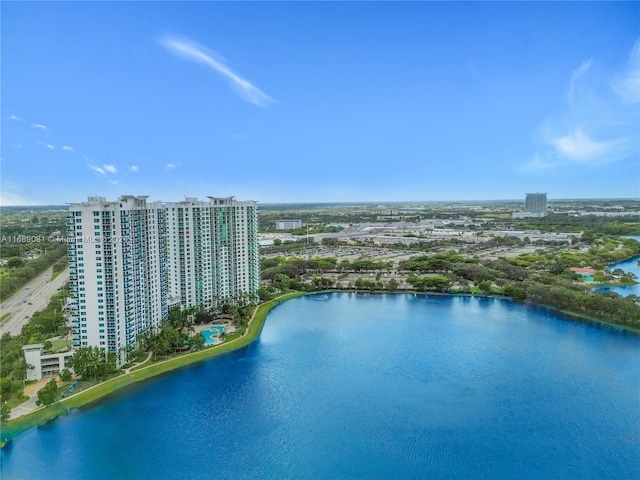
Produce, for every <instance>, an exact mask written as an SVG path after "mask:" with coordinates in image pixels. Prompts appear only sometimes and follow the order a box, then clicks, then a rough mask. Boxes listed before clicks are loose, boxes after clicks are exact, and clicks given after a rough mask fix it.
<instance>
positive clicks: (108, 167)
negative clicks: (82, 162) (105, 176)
mask: <svg viewBox="0 0 640 480" xmlns="http://www.w3.org/2000/svg"><path fill="white" fill-rule="evenodd" d="M102 168H104V170H105V171H106V172H109V173H113V174H114V175H115V174H116V173H118V169H117V168H116V167H115V165H109V164H105V165H103V166H102Z"/></svg>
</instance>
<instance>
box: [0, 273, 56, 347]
mask: <svg viewBox="0 0 640 480" xmlns="http://www.w3.org/2000/svg"><path fill="white" fill-rule="evenodd" d="M51 273H52V269H51V268H49V269H47V270H46V271H45V272H44V273H41V274H40V275H38V276H37V277H36V278H34V279H33V280H31V281H30V282H29V283H28V284H27V285H25V286H24V287H22V288H21V289H20V290H18V291H17V292H16V293H14V294H13V295H12V296H11V297H9V298H8V299H7V300H5V301H4V302H2V304H0V316H2V315H5V314H7V313H11V316H10V317H8V318H7V319H6V320H5V321H4V322H2V324H0V335H4V334H5V333H6V332H9V333H10V334H11V335H18V334H19V333H20V332H21V331H22V326H23V325H24V324H26V323H27V322H28V321H29V319H30V318H31V317H32V316H33V314H34V313H36V312H37V311H39V310H43V309H44V308H45V307H46V306H47V304H48V303H49V300H50V299H51V297H53V296H54V295H55V294H56V293H57V291H58V289H59V288H62V287H64V285H65V284H66V283H67V281H68V280H69V268H68V267H67V268H65V269H64V270H63V271H62V272H61V273H60V274H59V275H58V276H57V277H56V278H54V279H53V280H51Z"/></svg>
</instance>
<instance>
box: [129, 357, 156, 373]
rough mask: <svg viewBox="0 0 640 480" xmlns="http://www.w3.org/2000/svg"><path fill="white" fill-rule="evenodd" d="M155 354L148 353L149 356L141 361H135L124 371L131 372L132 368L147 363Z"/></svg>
mask: <svg viewBox="0 0 640 480" xmlns="http://www.w3.org/2000/svg"><path fill="white" fill-rule="evenodd" d="M152 354H153V352H149V355H147V358H145V359H144V360H143V361H141V362H140V363H134V364H133V365H131V366H130V367H129V368H126V369H125V371H124V373H131V370H132V369H134V368H136V367H139V366H140V365H144V364H145V363H147V362H148V361H149V360H151V355H152Z"/></svg>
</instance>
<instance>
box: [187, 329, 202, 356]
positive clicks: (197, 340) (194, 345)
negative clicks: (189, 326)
mask: <svg viewBox="0 0 640 480" xmlns="http://www.w3.org/2000/svg"><path fill="white" fill-rule="evenodd" d="M189 345H190V346H191V351H192V352H196V351H198V350H202V347H204V337H203V336H202V334H201V333H196V334H195V335H192V336H191V337H189Z"/></svg>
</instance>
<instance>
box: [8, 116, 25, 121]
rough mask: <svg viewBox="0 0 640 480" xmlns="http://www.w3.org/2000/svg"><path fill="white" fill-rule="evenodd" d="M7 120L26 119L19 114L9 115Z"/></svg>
mask: <svg viewBox="0 0 640 480" xmlns="http://www.w3.org/2000/svg"><path fill="white" fill-rule="evenodd" d="M7 120H16V121H18V122H24V120H23V119H22V118H20V117H18V116H17V115H11V116H10V117H7Z"/></svg>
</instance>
